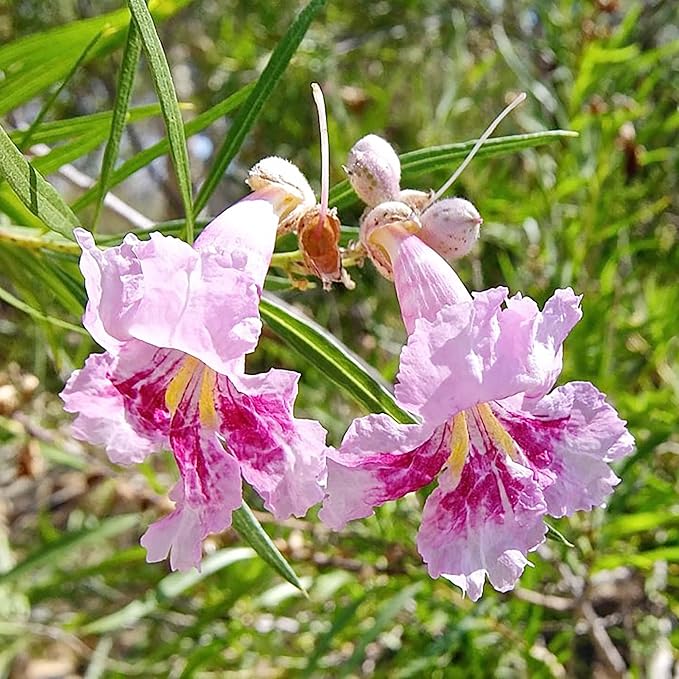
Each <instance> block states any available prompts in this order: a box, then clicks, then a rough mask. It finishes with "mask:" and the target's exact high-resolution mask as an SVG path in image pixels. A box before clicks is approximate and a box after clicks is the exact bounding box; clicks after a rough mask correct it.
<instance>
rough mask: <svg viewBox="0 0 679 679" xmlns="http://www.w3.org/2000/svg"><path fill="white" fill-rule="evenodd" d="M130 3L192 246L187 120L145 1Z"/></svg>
mask: <svg viewBox="0 0 679 679" xmlns="http://www.w3.org/2000/svg"><path fill="white" fill-rule="evenodd" d="M127 4H128V7H129V8H130V12H131V13H132V17H133V18H134V21H135V23H136V24H137V28H138V29H139V35H140V38H141V43H142V45H143V46H144V52H145V53H146V57H147V59H148V63H149V68H150V70H151V76H152V78H153V84H154V86H155V89H156V94H157V95H158V101H159V102H160V108H161V110H162V112H163V118H164V119H165V127H166V128H167V138H168V140H169V144H170V157H171V158H172V164H173V165H174V169H175V172H176V174H177V183H178V184H179V193H180V195H181V199H182V203H183V205H184V212H185V214H186V231H185V236H186V240H187V241H188V242H189V243H191V242H193V212H192V208H193V205H192V198H191V171H190V169H189V153H188V150H187V148H186V135H185V134H184V121H183V120H182V115H181V112H180V110H179V102H178V100H177V92H176V91H175V88H174V83H173V82H172V74H171V73H170V66H169V64H168V63H167V58H166V57H165V52H164V51H163V46H162V45H161V43H160V38H159V37H158V32H157V31H156V26H155V24H154V23H153V18H152V17H151V13H150V12H149V9H148V7H147V6H146V2H145V0H128V3H127Z"/></svg>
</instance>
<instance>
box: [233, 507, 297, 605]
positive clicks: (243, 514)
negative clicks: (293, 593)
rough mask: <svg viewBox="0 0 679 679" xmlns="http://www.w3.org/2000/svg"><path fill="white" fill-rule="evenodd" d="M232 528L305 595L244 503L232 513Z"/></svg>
mask: <svg viewBox="0 0 679 679" xmlns="http://www.w3.org/2000/svg"><path fill="white" fill-rule="evenodd" d="M233 527H234V528H235V529H236V530H237V531H238V534H239V535H240V536H241V537H242V538H243V539H244V540H245V541H246V542H247V543H248V544H249V545H250V547H252V549H254V550H255V552H257V554H258V555H259V556H260V557H261V558H262V559H263V560H264V561H266V563H268V564H269V566H271V568H273V569H274V570H275V571H276V572H277V573H278V574H279V575H280V576H282V577H283V578H285V580H287V581H288V582H289V583H290V584H291V585H292V586H293V587H296V588H297V589H299V590H300V591H302V592H304V593H305V594H306V590H305V589H304V587H303V585H302V583H301V582H300V579H299V578H298V577H297V573H295V571H294V570H292V566H290V564H289V563H288V562H287V560H286V558H285V557H284V556H283V555H282V554H281V553H280V551H279V549H278V547H276V545H275V544H274V543H273V540H272V539H271V538H270V537H269V536H268V535H267V533H266V531H265V530H264V528H262V524H261V523H259V521H257V517H256V516H255V515H254V514H253V513H252V510H251V509H250V507H248V505H247V504H246V503H245V501H244V502H243V504H242V505H241V507H240V509H237V510H236V511H235V512H234V513H233Z"/></svg>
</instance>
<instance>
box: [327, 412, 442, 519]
mask: <svg viewBox="0 0 679 679" xmlns="http://www.w3.org/2000/svg"><path fill="white" fill-rule="evenodd" d="M450 454H451V449H450V427H449V426H448V425H447V424H444V425H442V426H439V427H436V428H434V429H433V430H432V428H431V427H428V426H424V425H420V424H414V425H406V424H398V423H396V422H394V421H393V420H392V419H391V418H390V417H388V416H387V415H368V416H367V417H362V418H360V419H357V420H354V422H353V423H352V424H351V426H350V427H349V430H348V431H347V433H346V435H345V437H344V441H343V442H342V446H341V447H340V449H339V451H336V452H331V453H329V454H328V455H329V457H330V458H331V460H330V461H329V462H328V488H327V496H326V499H325V502H324V503H323V509H321V512H320V514H319V516H320V518H321V519H322V520H323V521H324V522H325V523H326V524H327V525H329V526H330V527H331V528H333V529H334V530H340V529H341V528H343V527H344V525H345V524H346V523H347V522H348V521H352V520H353V519H360V518H364V517H366V516H370V515H371V514H372V513H373V508H374V507H376V506H378V505H382V504H384V503H385V502H388V501H389V500H396V499H398V498H401V497H403V496H404V495H406V494H407V493H410V492H411V491H414V490H418V489H419V488H422V487H424V486H426V485H427V484H429V483H431V481H432V480H433V479H434V478H435V477H436V475H437V474H438V473H439V471H440V470H441V468H442V467H443V465H444V464H445V462H446V460H447V459H448V457H449V456H450Z"/></svg>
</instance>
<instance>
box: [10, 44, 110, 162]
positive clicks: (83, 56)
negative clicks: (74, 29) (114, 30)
mask: <svg viewBox="0 0 679 679" xmlns="http://www.w3.org/2000/svg"><path fill="white" fill-rule="evenodd" d="M101 34H102V31H99V33H97V34H96V35H95V36H94V37H93V38H92V40H90V41H89V42H88V43H87V46H86V47H85V49H84V50H83V52H82V54H81V55H80V56H79V57H78V59H77V60H76V62H75V63H74V64H73V66H72V67H71V70H70V71H69V72H68V74H67V75H66V77H65V78H64V79H63V80H62V82H61V85H59V87H57V89H56V90H54V92H53V93H52V94H51V95H50V96H49V97H48V98H47V101H46V102H45V103H44V104H43V106H42V108H41V109H40V112H39V113H38V115H37V116H36V117H35V120H34V121H33V122H32V123H31V125H30V127H29V128H28V129H27V130H26V132H25V133H24V135H23V137H22V138H21V142H20V143H19V148H21V149H22V150H23V149H25V148H26V147H27V146H28V145H29V143H30V142H31V139H32V138H33V133H34V132H35V130H36V128H37V127H38V125H40V123H41V122H42V120H43V118H44V117H45V116H46V115H47V112H48V111H49V110H50V108H52V104H54V102H55V101H56V100H57V97H58V96H59V95H60V94H61V93H62V92H63V90H64V88H65V87H66V85H68V83H69V82H70V80H71V78H72V77H73V76H74V75H75V74H76V72H77V70H78V69H79V68H80V66H81V64H82V63H83V62H84V61H85V60H86V59H87V57H88V56H89V55H90V52H91V51H92V48H93V47H94V46H95V45H96V44H97V42H99V38H101Z"/></svg>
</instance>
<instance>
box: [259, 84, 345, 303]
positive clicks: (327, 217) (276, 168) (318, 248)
mask: <svg viewBox="0 0 679 679" xmlns="http://www.w3.org/2000/svg"><path fill="white" fill-rule="evenodd" d="M311 88H312V93H313V97H314V102H315V104H316V108H317V111H318V123H319V130H320V141H321V195H320V202H318V203H317V202H316V196H315V195H314V192H313V190H312V188H311V186H310V185H309V182H308V181H307V179H306V177H305V176H304V175H303V174H302V172H301V171H300V170H299V168H297V166H296V165H294V164H293V163H291V162H290V161H288V160H284V159H283V158H278V157H276V156H270V157H268V158H264V159H263V160H260V161H259V162H258V163H257V164H256V165H255V166H254V167H253V168H252V169H251V170H250V173H249V176H248V179H247V183H248V184H249V186H250V188H251V189H252V190H253V193H252V194H251V196H250V198H255V199H259V198H266V199H267V200H270V201H271V202H272V203H273V204H274V205H275V206H276V210H277V213H278V216H279V226H278V233H279V234H283V233H287V232H290V231H294V232H295V233H297V238H298V241H299V248H300V250H301V252H302V256H303V258H304V263H305V265H306V267H307V269H308V270H309V271H310V273H312V274H314V275H315V276H318V278H320V279H321V281H322V283H323V287H324V288H325V289H326V290H327V289H329V288H330V286H331V284H332V283H343V284H344V285H346V286H347V287H353V283H352V281H351V279H350V278H349V276H348V274H347V272H346V271H345V270H344V269H343V267H342V258H341V251H340V247H339V238H340V230H341V224H340V221H339V219H338V217H337V210H335V209H334V208H329V207H328V194H329V191H330V186H329V184H330V181H329V180H330V152H329V144H328V125H327V118H326V113H325V103H324V100H323V93H322V92H321V88H320V87H319V86H318V85H317V84H316V83H312V85H311Z"/></svg>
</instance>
